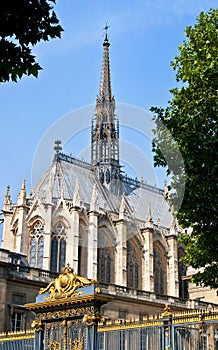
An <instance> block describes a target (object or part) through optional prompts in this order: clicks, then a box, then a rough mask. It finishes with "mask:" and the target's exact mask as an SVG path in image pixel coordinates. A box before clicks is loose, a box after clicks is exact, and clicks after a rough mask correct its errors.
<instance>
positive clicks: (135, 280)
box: [127, 241, 139, 288]
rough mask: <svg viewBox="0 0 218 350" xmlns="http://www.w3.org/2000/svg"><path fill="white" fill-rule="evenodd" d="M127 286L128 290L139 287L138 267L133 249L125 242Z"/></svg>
mask: <svg viewBox="0 0 218 350" xmlns="http://www.w3.org/2000/svg"><path fill="white" fill-rule="evenodd" d="M127 286H128V287H129V288H138V287H139V266H138V262H137V256H136V252H135V249H134V248H133V246H132V245H131V243H130V242H129V241H127Z"/></svg>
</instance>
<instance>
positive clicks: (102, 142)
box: [91, 25, 120, 192]
mask: <svg viewBox="0 0 218 350" xmlns="http://www.w3.org/2000/svg"><path fill="white" fill-rule="evenodd" d="M104 29H105V30H106V34H105V39H104V42H103V48H104V54H103V63H102V73H101V83H100V91H99V95H98V96H97V100H96V114H95V116H94V117H93V120H92V137H91V140H92V143H91V162H92V165H93V166H94V167H95V169H96V173H97V175H98V177H99V179H100V181H101V183H102V184H103V185H105V187H107V188H108V189H109V190H111V191H112V192H116V191H115V189H114V183H115V182H116V180H117V179H119V177H120V164H119V122H118V120H116V117H115V99H114V97H113V95H112V89H111V77H110V61H109V46H110V43H109V40H108V33H107V30H108V25H106V27H105V28H104ZM114 180H115V181H114ZM112 182H113V185H112Z"/></svg>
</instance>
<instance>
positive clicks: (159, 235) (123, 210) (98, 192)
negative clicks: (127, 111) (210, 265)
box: [0, 33, 215, 331]
mask: <svg viewBox="0 0 218 350" xmlns="http://www.w3.org/2000/svg"><path fill="white" fill-rule="evenodd" d="M109 47H110V43H109V39H108V35H107V33H106V35H105V39H104V42H103V63H102V74H101V83H100V91H99V94H98V96H97V99H96V110H95V111H93V118H92V120H90V124H91V162H90V163H87V162H85V161H82V160H80V159H77V158H74V157H73V156H70V155H66V154H64V153H63V152H62V148H61V144H60V141H59V140H57V141H56V144H55V152H54V159H53V162H52V164H51V165H50V167H49V168H48V169H47V171H46V172H45V173H44V175H43V176H42V177H41V178H40V180H39V181H38V183H37V184H36V185H35V186H34V187H33V188H32V189H31V190H30V191H27V190H26V185H25V181H23V182H22V186H21V189H20V192H19V194H18V199H17V202H16V203H15V204H14V203H13V204H12V201H11V198H10V188H9V187H8V188H7V191H6V195H5V199H4V206H3V209H2V219H3V235H2V245H1V248H0V271H1V274H0V288H1V296H0V314H1V317H0V318H1V320H3V321H2V322H1V327H0V331H4V330H6V331H7V330H19V329H22V328H23V327H28V325H29V324H30V322H31V319H32V318H33V315H31V314H28V312H27V311H26V310H25V308H24V307H23V305H24V304H25V303H28V302H34V300H35V296H36V295H37V294H38V291H39V289H40V288H41V287H43V286H45V285H47V283H48V282H49V281H50V280H52V279H54V276H57V274H58V273H60V272H61V270H62V269H63V267H64V266H66V265H67V263H69V264H70V266H71V267H72V268H73V269H74V271H75V273H77V274H79V275H81V276H84V277H87V278H90V279H97V280H98V281H99V283H100V285H101V290H102V291H103V292H104V293H105V294H106V295H110V296H112V297H113V299H112V301H111V302H109V303H108V304H107V305H106V306H104V307H103V308H102V314H104V316H105V317H108V318H122V319H123V318H127V317H129V318H131V317H135V318H136V317H137V318H139V319H140V317H143V316H144V315H149V314H154V313H156V312H157V313H160V312H162V311H163V308H164V305H165V304H166V303H167V304H169V305H171V308H172V310H175V311H176V310H181V309H184V308H195V307H198V308H199V307H201V305H202V307H205V306H207V305H208V303H210V302H214V300H215V299H212V296H211V293H212V292H211V291H209V290H207V289H202V288H198V287H196V286H195V285H193V284H192V283H191V282H190V277H191V275H192V273H193V271H191V270H189V269H187V268H186V266H185V265H184V263H183V262H181V261H180V258H181V257H182V256H183V255H184V247H183V246H181V245H180V244H179V243H178V234H179V233H180V232H181V229H180V228H179V227H178V225H177V223H176V221H175V219H174V218H173V215H172V212H171V208H170V206H169V204H168V202H167V201H166V199H165V197H166V191H167V188H166V186H165V187H164V189H158V188H157V187H154V186H151V185H148V184H147V183H145V182H144V181H143V180H141V181H139V180H137V179H132V178H130V177H128V176H126V175H123V171H122V167H121V163H120V153H119V120H118V119H117V117H116V114H115V109H116V104H115V98H114V96H113V94H112V88H111V77H110V61H109Z"/></svg>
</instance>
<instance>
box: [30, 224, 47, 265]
mask: <svg viewBox="0 0 218 350" xmlns="http://www.w3.org/2000/svg"><path fill="white" fill-rule="evenodd" d="M43 255H44V227H43V224H42V223H41V221H40V220H37V221H36V222H35V223H34V224H33V227H32V230H31V231H30V254H29V256H30V266H32V267H38V268H40V269H42V267H43Z"/></svg>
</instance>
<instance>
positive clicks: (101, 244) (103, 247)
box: [98, 234, 114, 283]
mask: <svg viewBox="0 0 218 350" xmlns="http://www.w3.org/2000/svg"><path fill="white" fill-rule="evenodd" d="M113 254H114V252H113V249H112V247H111V245H110V243H109V241H108V240H107V238H106V237H105V236H104V235H103V234H100V235H99V237H98V280H99V281H100V282H102V283H111V282H112V274H113V273H112V262H113Z"/></svg>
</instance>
